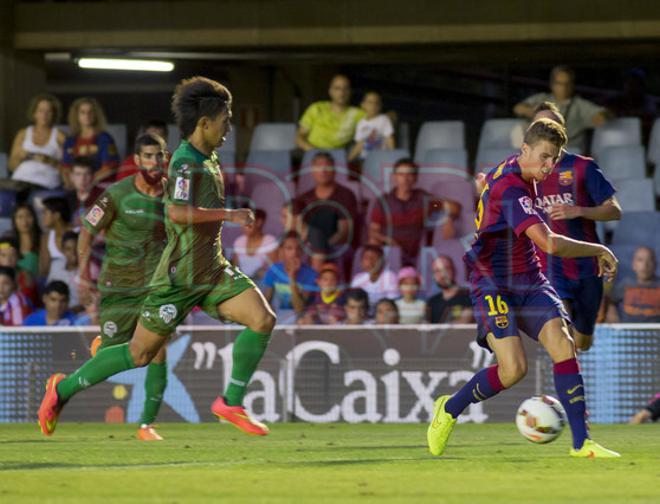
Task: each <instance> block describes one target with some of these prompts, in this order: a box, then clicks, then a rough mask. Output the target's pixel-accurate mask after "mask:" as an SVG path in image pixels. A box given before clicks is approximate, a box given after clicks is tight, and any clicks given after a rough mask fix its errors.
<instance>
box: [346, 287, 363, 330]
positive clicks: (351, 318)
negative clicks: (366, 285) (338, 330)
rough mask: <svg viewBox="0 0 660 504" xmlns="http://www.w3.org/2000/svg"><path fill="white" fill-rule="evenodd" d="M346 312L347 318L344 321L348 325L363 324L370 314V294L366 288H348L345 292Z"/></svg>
mask: <svg viewBox="0 0 660 504" xmlns="http://www.w3.org/2000/svg"><path fill="white" fill-rule="evenodd" d="M345 299H346V302H345V303H344V313H345V314H346V318H345V319H344V321H343V322H342V323H343V324H346V325H362V324H364V323H366V322H367V317H368V316H369V295H368V294H367V292H366V291H365V290H364V289H348V290H347V291H346V294H345Z"/></svg>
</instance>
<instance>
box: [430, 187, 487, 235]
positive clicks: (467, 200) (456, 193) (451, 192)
mask: <svg viewBox="0 0 660 504" xmlns="http://www.w3.org/2000/svg"><path fill="white" fill-rule="evenodd" d="M430 187H431V189H430V192H431V194H433V195H434V196H437V197H439V198H444V199H451V200H454V201H457V202H458V203H460V204H461V214H460V216H459V218H458V222H457V232H458V234H459V236H466V235H471V234H472V233H473V232H474V203H475V199H476V194H475V188H474V183H473V182H472V181H469V180H461V179H454V180H451V179H445V180H438V181H436V182H435V183H434V184H433V185H432V186H430ZM438 224H439V223H438ZM436 229H437V226H436Z"/></svg>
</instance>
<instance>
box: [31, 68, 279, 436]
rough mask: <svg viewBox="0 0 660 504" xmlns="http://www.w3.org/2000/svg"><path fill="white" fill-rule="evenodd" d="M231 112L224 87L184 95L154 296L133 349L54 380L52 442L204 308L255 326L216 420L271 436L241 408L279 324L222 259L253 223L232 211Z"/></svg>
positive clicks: (236, 352)
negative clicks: (225, 171)
mask: <svg viewBox="0 0 660 504" xmlns="http://www.w3.org/2000/svg"><path fill="white" fill-rule="evenodd" d="M231 104H232V96H231V93H230V92H229V90H228V89H227V88H226V87H225V86H223V85H222V84H220V83H218V82H216V81H213V80H210V79H207V78H204V77H193V78H190V79H187V80H183V81H182V82H181V83H180V84H179V85H178V86H177V88H176V90H175V93H174V97H173V99H172V111H173V112H174V115H175V117H176V119H177V124H178V126H179V129H180V130H181V136H182V138H183V139H184V140H183V141H182V142H181V145H180V146H179V148H178V149H177V150H176V151H175V153H174V155H173V156H172V160H171V162H170V166H169V170H168V180H167V184H166V192H165V197H164V201H165V209H166V211H165V215H166V229H167V237H168V244H167V247H166V248H165V251H164V253H163V255H162V257H161V260H160V262H159V264H158V267H157V268H156V272H155V273H154V276H153V278H152V287H153V290H151V292H150V294H149V295H148V296H147V299H146V300H145V302H144V304H143V305H142V309H141V314H140V319H139V321H138V325H137V329H136V331H135V334H134V335H133V338H132V339H131V341H130V342H129V343H123V344H121V345H113V346H111V347H108V348H106V349H104V350H103V351H100V352H98V353H97V354H96V356H94V357H93V358H92V359H91V360H90V361H88V362H87V363H86V364H84V365H83V366H82V367H81V368H79V369H78V370H77V371H76V372H74V373H72V374H71V375H70V376H68V377H66V378H65V377H64V375H62V374H59V373H56V374H54V375H52V376H51V377H50V378H49V379H48V382H47V384H46V394H45V396H44V398H43V401H42V403H41V407H40V408H39V424H40V426H41V429H42V432H43V433H44V434H46V435H52V433H53V432H54V431H55V427H56V425H57V419H58V417H59V414H60V412H61V410H62V408H63V407H64V405H65V404H66V402H67V401H68V400H70V399H71V397H73V396H74V395H75V394H77V393H78V392H80V391H81V390H83V389H85V388H88V387H90V386H92V385H94V384H96V383H99V382H101V381H103V380H105V379H106V378H108V377H109V376H112V375H114V374H116V373H119V372H121V371H125V370H127V369H133V368H136V367H143V366H146V365H147V364H149V363H150V362H151V361H152V360H153V358H154V357H155V356H156V355H157V354H158V352H159V350H160V349H161V348H162V347H163V346H164V345H165V342H166V340H167V338H168V336H169V335H170V334H171V333H172V331H173V330H174V328H175V327H176V326H177V325H179V323H180V322H181V321H182V320H183V319H184V318H185V317H186V316H187V315H188V314H189V313H190V311H191V310H192V309H193V308H194V307H195V306H200V307H201V308H203V309H204V310H205V311H206V312H207V313H208V314H209V315H211V316H213V317H215V318H218V319H223V320H231V321H233V322H236V323H239V324H243V325H245V326H246V328H245V329H244V330H243V331H242V332H241V333H240V334H239V335H238V336H237V337H236V340H235V342H234V346H233V352H232V360H233V364H232V369H231V372H230V379H229V381H228V383H227V384H225V385H226V388H225V392H224V395H223V396H219V397H218V398H217V399H216V400H215V401H214V403H213V405H212V406H211V412H212V413H213V414H214V415H215V416H217V417H218V418H223V419H225V420H227V421H228V422H231V423H232V424H234V425H235V426H236V427H237V428H238V429H240V430H241V431H243V432H244V433H246V434H253V435H260V436H265V435H266V434H268V428H267V427H266V426H265V425H264V424H262V423H261V422H258V421H257V420H254V419H253V418H252V417H251V416H250V414H249V413H248V412H247V410H245V408H243V406H242V403H243V397H244V396H245V392H246V389H247V386H248V383H249V382H250V378H251V377H252V374H253V373H254V371H255V370H256V368H257V366H258V364H259V361H260V360H261V358H262V357H263V355H264V352H265V351H266V347H267V346H268V341H269V340H270V334H271V332H272V330H273V327H274V326H275V322H276V317H275V314H274V313H273V312H272V310H271V309H270V306H269V305H268V302H267V301H266V299H265V298H264V296H263V294H262V293H261V291H259V289H258V288H257V287H256V286H255V285H254V283H253V282H252V280H250V279H249V278H248V277H246V276H245V275H244V274H243V273H241V272H240V271H239V270H237V269H235V268H234V267H232V266H231V264H230V263H229V261H227V259H226V258H225V257H224V255H223V253H222V240H221V237H222V234H221V233H222V223H223V221H230V222H234V223H236V224H239V225H246V224H249V223H251V222H253V221H254V214H253V212H252V210H249V209H236V210H232V209H225V208H224V201H225V198H224V182H223V175H222V172H221V170H220V164H219V162H218V156H217V153H216V151H215V149H217V148H218V147H220V146H221V145H222V143H223V142H224V140H225V136H226V135H227V133H228V132H229V131H230V130H231V125H230V120H231V114H232V112H231Z"/></svg>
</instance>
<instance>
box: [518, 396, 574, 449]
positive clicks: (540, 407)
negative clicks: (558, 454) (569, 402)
mask: <svg viewBox="0 0 660 504" xmlns="http://www.w3.org/2000/svg"><path fill="white" fill-rule="evenodd" d="M564 425H566V412H565V411H564V408H563V407H562V405H561V403H560V402H559V401H558V400H557V399H555V398H554V397H552V396H548V395H540V396H534V397H530V398H529V399H526V400H525V401H523V403H522V404H521V405H520V407H519V408H518V412H517V413H516V427H518V430H519V431H520V433H521V434H522V435H523V436H524V437H525V438H526V439H528V440H529V441H531V442H532V443H541V444H542V443H550V442H551V441H554V440H555V439H557V438H558V437H559V435H560V434H561V431H562V430H564Z"/></svg>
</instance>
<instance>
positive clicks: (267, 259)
mask: <svg viewBox="0 0 660 504" xmlns="http://www.w3.org/2000/svg"><path fill="white" fill-rule="evenodd" d="M266 217H267V216H266V212H265V211H263V210H262V209H261V208H257V209H256V210H255V212H254V222H253V223H252V224H250V225H249V226H243V234H242V235H241V236H239V237H238V238H236V241H234V255H233V257H232V262H233V263H234V265H236V266H238V267H239V268H240V269H241V271H242V272H243V273H245V274H246V275H247V276H249V277H250V278H251V279H252V280H254V281H255V282H259V281H261V279H262V278H263V276H264V274H265V273H266V270H268V268H269V267H270V265H271V264H272V263H274V262H277V248H278V243H277V238H275V237H274V236H273V235H270V234H264V232H263V227H264V223H265V222H266Z"/></svg>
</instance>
